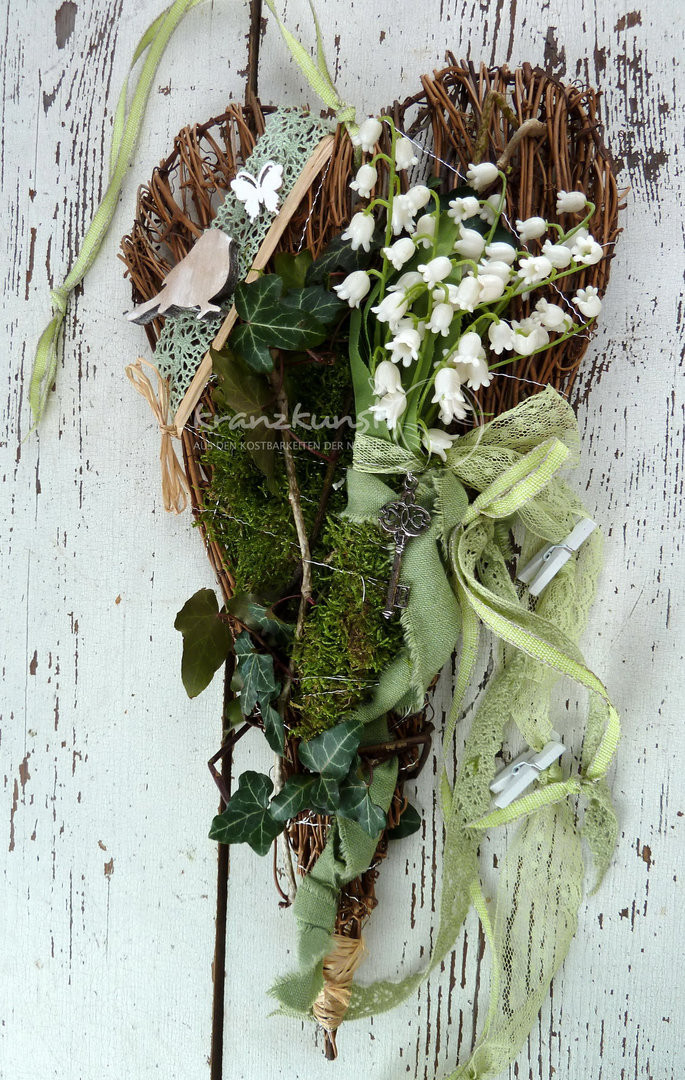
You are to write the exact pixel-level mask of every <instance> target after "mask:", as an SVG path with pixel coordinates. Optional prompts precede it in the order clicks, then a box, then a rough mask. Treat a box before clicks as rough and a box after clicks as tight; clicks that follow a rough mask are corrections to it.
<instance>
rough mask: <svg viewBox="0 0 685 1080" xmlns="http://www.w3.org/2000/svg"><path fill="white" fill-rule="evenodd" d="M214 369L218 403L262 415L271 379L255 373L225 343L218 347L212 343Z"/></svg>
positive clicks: (249, 414)
mask: <svg viewBox="0 0 685 1080" xmlns="http://www.w3.org/2000/svg"><path fill="white" fill-rule="evenodd" d="M209 352H210V355H211V357H212V372H213V374H214V375H216V377H217V383H216V384H215V386H214V389H213V391H212V397H213V399H214V401H215V402H216V404H217V405H219V406H222V407H223V408H228V409H231V410H232V411H233V412H234V413H245V415H246V416H258V415H260V414H261V413H262V412H263V410H264V407H265V405H266V403H267V401H268V399H269V397H270V396H271V393H272V391H271V388H270V387H269V385H268V383H267V382H266V381H265V380H264V379H262V378H260V377H259V376H258V375H255V374H254V372H253V371H251V370H250V368H249V367H248V366H247V364H246V363H245V361H244V360H243V359H242V357H240V356H236V354H235V353H234V352H233V350H232V349H229V348H228V346H226V345H225V346H224V347H223V349H221V350H217V349H212V348H211V347H210V350H209Z"/></svg>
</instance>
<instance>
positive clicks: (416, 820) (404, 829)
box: [388, 803, 421, 840]
mask: <svg viewBox="0 0 685 1080" xmlns="http://www.w3.org/2000/svg"><path fill="white" fill-rule="evenodd" d="M420 828H421V815H420V813H419V812H418V810H416V809H415V808H414V807H413V806H412V805H411V803H409V805H408V806H407V808H406V810H405V811H404V813H403V814H402V817H401V818H400V820H399V821H398V823H397V825H396V826H395V828H394V829H389V830H388V840H401V839H402V838H403V837H404V836H411V835H412V833H415V832H417V831H418V830H419V829H420Z"/></svg>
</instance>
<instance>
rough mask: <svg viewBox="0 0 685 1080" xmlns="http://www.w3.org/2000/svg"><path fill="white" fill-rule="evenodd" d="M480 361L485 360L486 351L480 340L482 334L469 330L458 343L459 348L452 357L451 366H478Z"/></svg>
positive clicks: (449, 361) (450, 359)
mask: <svg viewBox="0 0 685 1080" xmlns="http://www.w3.org/2000/svg"><path fill="white" fill-rule="evenodd" d="M479 360H485V349H484V348H483V342H482V341H481V339H480V334H477V333H476V332H475V330H469V331H468V333H466V334H462V336H461V337H460V338H459V341H458V342H457V348H456V350H455V351H454V352H453V353H452V355H451V356H450V358H449V360H448V363H449V364H466V365H468V364H476V363H478V361H479Z"/></svg>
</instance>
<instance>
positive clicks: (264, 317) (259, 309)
mask: <svg viewBox="0 0 685 1080" xmlns="http://www.w3.org/2000/svg"><path fill="white" fill-rule="evenodd" d="M282 292H283V282H282V281H281V279H280V278H279V277H278V275H277V274H267V275H265V276H264V277H261V278H258V279H257V280H256V281H252V282H250V283H249V284H247V283H246V282H244V281H241V282H240V283H239V284H238V286H237V287H236V291H235V305H236V308H237V310H238V314H239V315H240V318H241V319H242V320H243V323H242V325H241V326H238V327H236V329H235V330H234V331H233V333H232V334H231V338H230V341H231V346H232V347H233V348H234V349H235V350H236V351H237V352H239V353H240V354H241V355H242V357H243V359H244V360H245V362H246V363H247V364H248V365H249V366H250V367H252V368H253V369H254V370H255V371H270V370H272V368H273V358H272V357H271V354H270V352H269V349H271V348H277V349H285V350H288V351H294V352H296V351H297V350H298V349H310V348H313V346H314V345H320V344H321V342H322V341H324V340H325V337H326V330H325V328H324V327H323V326H322V325H321V323H319V322H317V320H316V319H314V318H313V317H312V316H311V315H309V314H308V313H307V312H306V311H298V310H297V309H296V308H290V307H286V306H285V304H284V303H283V301H282V298H281V294H282Z"/></svg>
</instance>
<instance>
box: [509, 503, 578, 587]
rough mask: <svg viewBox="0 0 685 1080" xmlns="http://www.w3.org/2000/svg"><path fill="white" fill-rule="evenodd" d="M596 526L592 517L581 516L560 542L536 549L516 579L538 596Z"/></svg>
mask: <svg viewBox="0 0 685 1080" xmlns="http://www.w3.org/2000/svg"><path fill="white" fill-rule="evenodd" d="M596 528H597V524H596V522H594V521H593V520H592V518H581V519H580V521H579V522H578V524H577V525H576V526H575V528H574V529H572V531H571V532H570V533H569V534H568V536H567V537H566V539H565V540H562V541H561V543H560V544H547V546H546V547H543V548H542V549H541V550H540V551H538V553H537V555H535V556H534V557H533V558H532V559H531V560H530V562H529V563H527V564H526V566H524V567H523V570H519V573H518V579H519V581H522V582H523V584H524V585H527V586H528V592H529V593H530V594H531V596H539V595H540V593H541V592H542V590H543V589H544V587H545V585H549V583H550V581H551V580H552V578H553V577H555V576H556V575H557V574H558V573H559V571H560V570H561V568H562V566H563V565H564V563H567V562H568V560H569V559H570V558H571V555H573V553H574V551H577V550H578V548H579V547H580V545H581V544H584V543H585V541H586V540H587V538H588V536H589V535H590V533H592V532H594V530H595V529H596Z"/></svg>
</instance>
